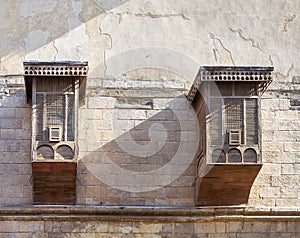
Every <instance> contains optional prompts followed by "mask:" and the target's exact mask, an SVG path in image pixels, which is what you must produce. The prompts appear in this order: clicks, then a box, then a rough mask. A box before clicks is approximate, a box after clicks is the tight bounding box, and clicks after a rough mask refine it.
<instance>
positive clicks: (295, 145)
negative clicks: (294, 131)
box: [284, 141, 300, 152]
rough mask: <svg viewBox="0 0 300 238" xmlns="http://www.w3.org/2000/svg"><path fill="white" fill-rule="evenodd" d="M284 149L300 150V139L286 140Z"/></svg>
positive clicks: (288, 150)
mask: <svg viewBox="0 0 300 238" xmlns="http://www.w3.org/2000/svg"><path fill="white" fill-rule="evenodd" d="M284 151H287V152H290V151H296V152H299V151H300V141H295V142H284Z"/></svg>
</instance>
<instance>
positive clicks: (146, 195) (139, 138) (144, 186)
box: [77, 108, 199, 206]
mask: <svg viewBox="0 0 300 238" xmlns="http://www.w3.org/2000/svg"><path fill="white" fill-rule="evenodd" d="M149 111H151V110H149ZM174 111H175V112H174ZM179 111H180V113H181V115H180V117H178V115H179V114H178V113H179ZM182 114H185V115H184V116H183V115H182ZM189 114H190V112H189V110H187V109H181V110H177V111H176V110H174V109H173V110H172V109H171V108H166V109H164V110H161V111H160V112H158V113H157V114H155V115H153V116H151V117H149V118H148V119H146V120H144V121H143V122H142V123H140V124H138V125H135V126H134V127H133V128H131V129H130V130H127V131H125V132H124V133H122V134H120V135H119V136H117V137H116V138H115V139H113V140H111V141H109V142H107V143H105V144H104V145H103V146H101V147H99V148H97V149H95V150H94V151H91V152H89V153H88V154H87V155H86V156H85V157H84V158H82V159H81V161H80V162H79V164H78V166H79V169H78V171H79V173H80V174H78V178H79V181H80V184H78V185H79V186H78V192H77V195H78V203H79V204H80V203H85V202H86V203H91V204H102V205H170V206H172V205H186V206H193V205H194V196H195V194H194V186H193V182H194V181H195V176H196V171H195V170H196V166H195V161H194V157H195V151H196V150H197V146H198V136H199V135H198V130H197V126H198V125H197V120H195V118H194V117H192V116H191V115H189ZM183 118H184V120H183ZM120 123H121V124H122V123H126V122H120ZM96 130H97V128H95V131H96ZM183 144H184V146H183ZM108 160H109V162H108ZM174 161H175V162H174ZM112 164H113V165H112ZM116 167H118V169H116ZM84 188H85V189H86V190H85V191H83V190H84ZM84 192H85V194H84Z"/></svg>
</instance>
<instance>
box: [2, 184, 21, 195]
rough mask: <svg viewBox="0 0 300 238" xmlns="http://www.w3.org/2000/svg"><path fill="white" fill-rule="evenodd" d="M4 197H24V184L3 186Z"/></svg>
mask: <svg viewBox="0 0 300 238" xmlns="http://www.w3.org/2000/svg"><path fill="white" fill-rule="evenodd" d="M2 197H4V198H22V197H23V186H22V185H12V186H10V185H9V186H2Z"/></svg>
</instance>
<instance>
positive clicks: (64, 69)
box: [23, 60, 88, 102]
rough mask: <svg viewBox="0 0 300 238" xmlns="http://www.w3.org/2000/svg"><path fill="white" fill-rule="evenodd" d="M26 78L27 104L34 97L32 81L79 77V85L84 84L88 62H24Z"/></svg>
mask: <svg viewBox="0 0 300 238" xmlns="http://www.w3.org/2000/svg"><path fill="white" fill-rule="evenodd" d="M23 65H24V78H25V86H26V96H27V102H30V101H31V97H32V79H33V77H38V76H51V77H52V76H53V77H55V76H56V77H58V76H60V77H62V76H64V77H70V76H72V77H78V78H79V79H80V80H79V84H82V83H84V82H85V81H84V80H85V79H86V76H87V73H88V62H87V61H35V60H30V61H24V62H23Z"/></svg>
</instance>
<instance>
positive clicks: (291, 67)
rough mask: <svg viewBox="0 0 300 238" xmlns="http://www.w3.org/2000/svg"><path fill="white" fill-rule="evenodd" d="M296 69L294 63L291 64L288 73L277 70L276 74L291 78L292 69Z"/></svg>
mask: <svg viewBox="0 0 300 238" xmlns="http://www.w3.org/2000/svg"><path fill="white" fill-rule="evenodd" d="M293 69H294V63H292V64H291V66H290V67H289V69H288V70H287V72H286V74H284V73H281V72H275V74H276V75H279V76H281V77H284V78H289V77H290V74H291V72H292V70H293Z"/></svg>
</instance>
